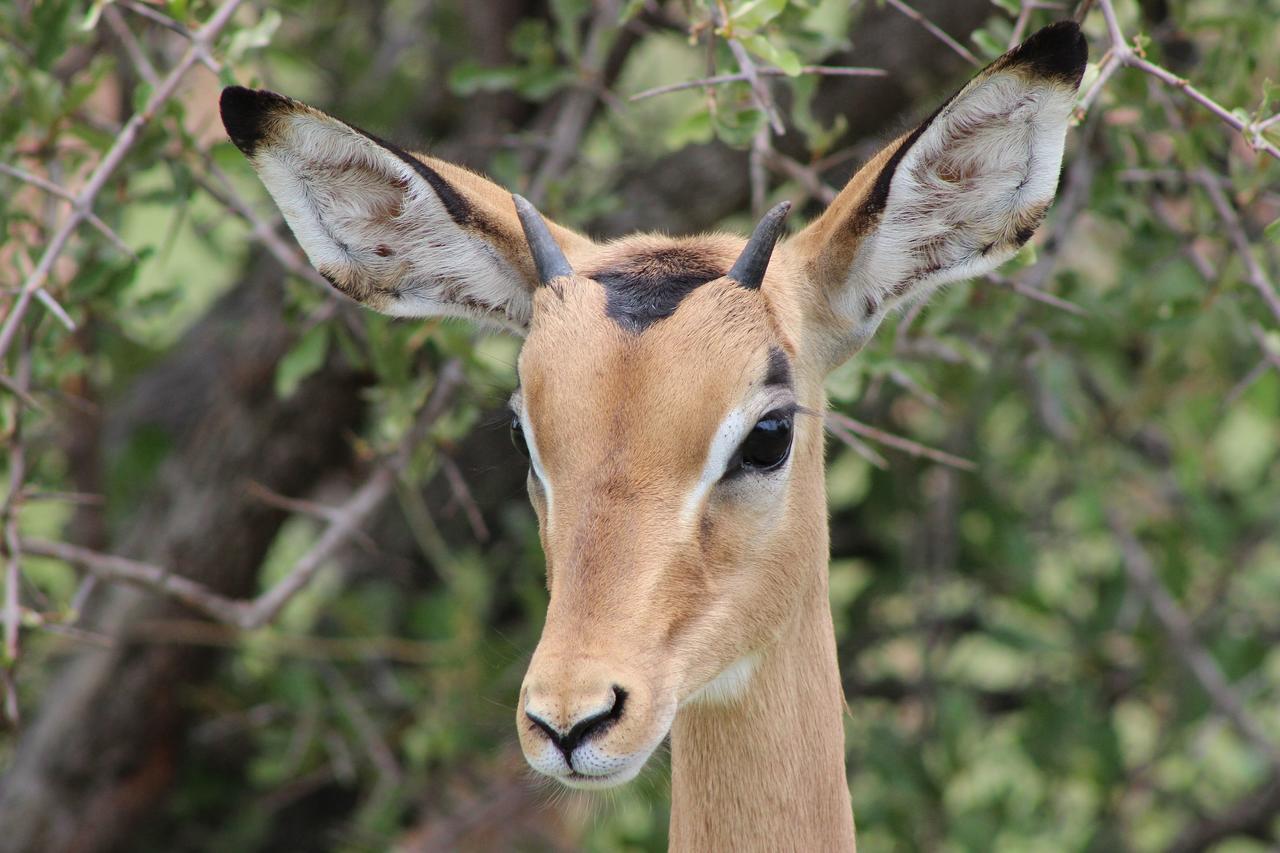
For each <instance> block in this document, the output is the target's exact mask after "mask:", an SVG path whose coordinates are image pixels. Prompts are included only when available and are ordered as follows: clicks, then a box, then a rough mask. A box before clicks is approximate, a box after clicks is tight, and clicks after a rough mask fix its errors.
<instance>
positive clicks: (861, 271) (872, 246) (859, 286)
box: [791, 21, 1088, 367]
mask: <svg viewBox="0 0 1280 853" xmlns="http://www.w3.org/2000/svg"><path fill="white" fill-rule="evenodd" d="M1087 58H1088V51H1087V48H1086V45H1085V40H1084V36H1083V35H1082V34H1081V32H1080V28H1079V27H1078V26H1077V25H1076V24H1074V23H1072V22H1070V21H1063V22H1061V23H1058V24H1054V25H1052V26H1049V27H1046V28H1045V29H1043V30H1040V31H1039V32H1037V33H1036V34H1035V35H1033V36H1031V38H1029V39H1027V41H1025V42H1024V43H1023V44H1022V45H1020V46H1019V47H1016V48H1014V49H1013V50H1011V51H1009V52H1008V53H1006V54H1005V55H1004V56H1002V57H1000V58H999V59H997V60H996V61H995V62H993V63H992V64H991V65H989V66H988V67H987V68H986V69H984V70H983V71H982V72H980V73H979V74H978V75H977V76H976V77H975V78H974V79H973V80H972V81H970V83H969V84H968V85H967V86H965V87H964V88H963V89H961V90H960V91H959V92H958V93H957V94H956V95H955V96H954V97H952V98H951V100H949V101H947V102H946V103H945V104H943V105H942V107H940V108H939V109H938V111H937V112H935V113H934V114H933V115H932V116H930V117H929V118H928V119H926V120H925V122H924V123H923V124H921V125H920V126H919V127H917V128H916V129H915V130H914V131H912V132H911V133H908V134H906V135H904V136H902V137H900V138H899V139H898V140H896V141H895V142H893V143H892V144H890V145H889V146H888V147H887V148H885V149H884V150H883V151H881V152H880V153H879V154H878V155H876V157H875V158H873V159H872V160H871V161H870V162H869V163H867V165H866V166H864V167H863V168H862V169H861V170H859V172H858V173H857V174H856V175H854V176H853V178H852V179H851V180H850V181H849V183H848V185H847V186H846V187H845V188H844V190H842V191H841V193H840V195H839V196H837V197H836V200H835V201H834V202H832V204H831V206H830V207H829V208H828V209H827V210H826V212H824V213H823V214H822V216H821V217H819V218H818V219H817V220H815V221H814V222H813V223H812V224H810V225H809V226H808V227H807V228H805V230H804V231H802V232H800V234H798V235H796V237H795V239H794V240H793V241H792V243H791V249H792V251H793V252H798V253H799V257H800V259H801V261H802V263H803V264H804V267H805V270H806V273H807V277H808V278H809V280H810V281H811V282H812V283H813V284H814V285H815V286H816V287H817V288H818V289H819V293H818V294H817V295H818V297H819V298H818V304H819V311H818V315H819V316H818V320H819V322H820V323H821V324H823V325H825V326H827V327H828V330H829V336H830V341H829V347H828V350H829V352H830V359H829V361H830V366H832V367H834V366H835V365H836V364H838V363H839V362H840V361H842V360H844V358H845V357H847V356H848V355H849V354H851V353H852V352H854V351H856V350H857V349H858V348H859V347H861V346H862V345H863V344H864V343H866V341H867V339H868V338H870V337H871V335H872V333H873V332H874V331H875V330H876V327H877V326H879V325H880V321H881V320H883V319H884V316H885V314H887V313H888V312H889V311H890V310H892V309H893V308H895V307H897V306H899V305H902V304H904V303H907V302H912V301H918V300H921V299H924V298H925V297H927V296H928V295H929V294H930V293H931V292H932V291H933V290H934V289H935V288H936V287H937V286H938V285H940V284H943V283H945V282H948V281H956V280H959V279H964V278H969V277H971V276H975V275H979V274H981V273H984V272H987V271H989V270H991V269H994V268H995V267H996V266H998V265H1000V264H1001V263H1003V262H1004V261H1006V260H1008V259H1009V258H1010V257H1012V256H1013V254H1014V253H1015V252H1017V250H1018V248H1019V247H1020V246H1022V244H1023V243H1025V242H1026V241H1027V240H1028V239H1030V237H1031V235H1032V234H1033V233H1034V232H1035V230H1036V227H1037V226H1038V225H1039V224H1040V221H1041V220H1042V219H1043V218H1044V215H1045V212H1046V211H1047V210H1048V208H1049V204H1050V203H1051V202H1052V201H1053V196H1054V192H1055V190H1056V189H1057V186H1058V172H1059V170H1060V169H1061V166H1062V151H1063V146H1064V144H1065V140H1066V131H1067V123H1068V120H1069V119H1070V117H1071V110H1072V107H1073V105H1074V102H1075V96H1076V90H1077V88H1078V87H1079V85H1080V78H1081V77H1082V76H1083V74H1084V66H1085V61H1086V60H1087Z"/></svg>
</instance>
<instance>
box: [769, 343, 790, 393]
mask: <svg viewBox="0 0 1280 853" xmlns="http://www.w3.org/2000/svg"><path fill="white" fill-rule="evenodd" d="M764 384H765V385H766V386H769V385H782V386H786V387H790V385H791V359H789V358H787V354H786V353H785V352H783V351H782V349H781V348H779V347H769V372H768V373H766V374H765V377H764Z"/></svg>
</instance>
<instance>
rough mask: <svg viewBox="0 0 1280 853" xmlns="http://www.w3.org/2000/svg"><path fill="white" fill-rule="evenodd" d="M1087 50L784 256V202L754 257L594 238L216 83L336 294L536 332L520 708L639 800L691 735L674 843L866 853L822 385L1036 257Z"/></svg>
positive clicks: (730, 247)
mask: <svg viewBox="0 0 1280 853" xmlns="http://www.w3.org/2000/svg"><path fill="white" fill-rule="evenodd" d="M1085 60H1086V49H1085V42H1084V38H1083V37H1082V35H1081V33H1080V30H1079V28H1078V27H1077V26H1076V25H1075V24H1072V23H1068V22H1064V23H1059V24H1055V25H1053V26H1051V27H1048V28H1046V29H1044V30H1041V31H1040V32H1038V33H1036V34H1035V35H1033V36H1032V37H1031V38H1030V39H1028V40H1027V41H1026V42H1025V43H1024V44H1022V45H1021V46H1020V47H1018V48H1015V49H1014V50H1012V51H1010V52H1009V53H1007V54H1005V55H1004V56H1002V57H1001V58H1000V59H998V60H996V61H995V62H994V63H992V64H991V65H990V66H989V67H987V68H986V69H985V70H983V71H982V72H981V73H979V74H978V75H977V76H976V77H975V78H974V79H973V80H972V81H971V82H970V83H969V84H968V85H966V86H965V87H964V88H963V89H961V90H960V91H959V92H958V93H957V94H956V95H955V96H953V97H952V98H951V99H950V100H948V101H947V102H946V103H945V104H943V105H942V107H940V108H939V109H938V110H937V111H936V112H935V113H934V114H933V115H932V116H931V117H929V118H928V119H927V120H926V121H925V122H924V123H923V124H921V125H920V126H919V127H917V128H916V129H915V130H913V131H911V132H910V133H907V134H905V135H903V136H902V137H900V138H899V139H897V140H895V141H894V142H892V143H890V144H889V145H888V146H887V147H886V148H885V149H884V150H883V151H881V152H880V153H879V154H878V155H877V156H876V157H874V158H872V159H871V161H870V162H868V163H867V164H866V165H865V166H864V167H863V168H862V169H861V170H860V171H859V172H858V173H857V174H856V175H854V177H853V178H852V179H851V180H850V181H849V183H848V185H847V186H845V188H844V189H843V191H842V192H841V193H840V194H839V196H838V197H837V198H836V199H835V201H834V202H833V203H832V204H831V205H830V207H828V208H827V210H826V211H825V212H823V213H822V215H821V216H819V217H818V218H817V219H815V220H814V221H812V222H811V223H809V224H808V225H807V226H806V227H804V228H803V229H801V230H799V231H798V232H797V233H795V234H794V235H793V236H790V237H789V238H787V239H780V238H781V237H782V235H783V231H784V220H785V218H786V215H787V210H788V206H787V205H786V204H785V203H784V204H780V205H778V206H777V207H775V208H774V209H773V210H772V211H770V212H769V213H768V214H767V215H766V216H765V217H764V219H763V220H762V221H761V222H760V224H759V225H758V226H757V227H756V229H755V232H754V233H753V234H752V235H751V236H750V238H749V239H747V240H743V239H742V238H741V237H738V236H734V235H731V234H706V235H701V236H696V237H670V236H665V235H660V234H643V235H635V236H631V237H627V238H625V239H621V240H615V241H612V242H607V243H597V242H594V241H592V240H591V239H590V238H588V237H586V236H583V235H581V234H578V233H576V232H574V231H571V230H569V229H567V228H564V227H561V226H559V225H556V224H554V223H550V222H546V221H544V220H543V219H542V218H541V216H539V214H538V213H537V211H535V210H534V209H533V208H532V207H531V206H530V205H529V204H528V202H526V201H525V200H524V199H522V198H519V197H518V196H517V197H514V198H513V197H512V196H510V195H508V194H507V193H506V192H505V191H503V190H502V189H501V188H499V187H498V186H496V185H495V184H493V183H491V182H489V181H488V180H486V179H485V178H483V177H480V176H479V175H476V174H474V173H472V172H469V171H466V170H464V169H462V168H460V167H458V166H455V165H452V164H449V163H446V162H443V161H440V160H436V159H434V158H432V157H428V156H423V155H415V154H410V153H407V152H405V151H403V150H401V149H400V148H397V147H395V146H394V145H391V144H389V143H387V142H384V141H382V140H380V139H378V138H377V137H375V136H372V135H370V134H368V133H365V132H364V131H361V130H359V129H357V128H354V127H352V126H350V125H347V124H344V123H343V122H341V121H339V120H337V119H335V118H332V117H330V116H328V115H325V114H324V113H322V112H319V111H318V110H315V109H313V108H311V107H308V106H306V105H304V104H301V103H298V102H296V101H293V100H291V99H289V98H286V97H284V96H282V95H277V94H275V93H272V92H265V91H253V90H249V89H244V88H239V87H232V88H228V89H226V90H225V91H224V92H223V93H222V104H221V106H222V118H223V123H224V124H225V126H226V129H227V132H228V134H229V135H230V137H231V139H232V141H233V142H234V143H235V144H236V146H237V147H239V148H240V150H241V151H243V152H244V154H245V155H246V156H247V157H248V158H249V160H250V161H251V162H252V164H253V166H254V168H255V169H256V170H257V173H258V175H259V176H260V177H261V179H262V182H263V183H264V184H265V185H266V187H267V189H268V191H269V192H270V193H271V195H272V197H273V198H274V199H275V201H276V203H277V204H278V205H279V207H280V209H281V211H282V212H283V213H284V217H285V219H286V221H287V222H288V223H289V226H290V227H291V228H292V229H293V233H294V234H295V235H296V236H297V238H298V241H299V242H300V243H301V245H302V248H303V249H304V250H305V251H306V253H307V255H308V256H309V257H310V259H311V261H312V263H313V264H314V265H315V266H316V268H317V269H318V270H319V271H320V273H321V274H323V275H324V277H325V278H326V279H327V280H328V281H330V282H331V283H332V284H333V286H334V287H335V288H337V289H338V290H340V291H341V292H342V293H344V294H346V295H347V296H349V297H351V298H353V299H355V300H357V301H359V302H361V303H363V304H365V305H367V306H369V307H370V308H373V309H374V310H377V311H381V312H384V313H386V314H391V315H394V316H397V317H423V316H456V317H466V318H470V319H472V320H476V321H480V322H483V323H487V324H496V325H499V326H502V327H505V328H506V329H508V330H510V331H512V332H514V333H515V334H518V335H522V336H524V338H525V342H524V345H523V348H522V350H521V354H520V360H519V378H520V386H519V390H518V391H516V393H515V395H514V396H513V397H512V399H511V412H512V427H511V428H512V433H513V437H514V438H515V441H516V443H517V445H518V447H519V448H520V449H521V450H522V451H523V453H524V454H525V455H526V456H527V457H528V460H529V475H528V489H529V496H530V498H531V500H532V502H533V506H534V508H535V511H536V512H537V516H538V523H539V530H540V534H541V539H542V545H543V548H544V551H545V553H546V565H547V587H548V589H549V591H550V604H549V607H548V611H547V618H546V627H545V629H544V630H543V633H542V638H541V640H540V641H539V643H538V646H537V649H536V651H535V652H534V655H533V659H532V661H531V662H530V664H529V670H528V673H527V675H526V676H525V680H524V684H523V686H522V688H521V690H520V698H519V705H518V709H517V713H516V725H517V728H518V730H519V736H520V743H521V746H522V748H523V750H524V753H525V756H526V758H527V760H528V762H529V764H530V765H531V766H532V767H533V768H534V769H535V770H537V771H538V772H540V773H543V774H546V775H548V776H551V777H554V778H555V779H558V780H560V781H561V782H563V783H564V784H566V785H570V786H573V787H578V788H602V787H607V786H612V785H619V784H621V783H623V782H626V781H628V780H630V779H631V778H633V777H634V776H635V775H636V774H637V773H638V772H639V771H640V769H641V767H642V766H643V765H644V764H645V761H646V760H647V759H648V758H649V756H650V755H651V754H652V753H653V751H654V750H655V749H656V748H657V747H658V745H659V744H660V743H661V742H662V741H663V739H664V738H666V737H668V735H669V736H670V738H671V753H672V807H671V834H670V839H671V844H672V846H673V847H675V848H678V849H682V850H730V849H732V850H743V849H748V848H751V849H755V848H759V849H784V848H785V849H796V850H806V851H809V850H833V849H843V850H847V849H852V848H853V847H854V828H853V814H852V809H851V807H850V802H849V788H848V784H847V782H846V776H845V756H844V735H843V727H842V715H843V713H844V710H845V703H844V697H843V692H842V689H841V683H840V676H839V670H838V668H837V662H836V644H835V637H834V634H833V630H832V621H831V611H830V605H829V603H828V598H827V560H828V541H827V513H826V503H825V500H826V496H825V492H824V478H823V419H822V413H823V411H824V410H825V406H826V401H825V398H824V393H823V381H824V377H825V376H826V374H827V373H828V372H829V371H830V370H832V369H833V368H834V367H836V366H837V365H839V364H840V363H841V362H843V361H844V360H845V359H847V358H849V357H850V356H852V355H853V354H854V353H856V352H857V351H858V350H859V349H860V348H861V347H862V346H863V345H864V344H865V343H866V342H867V340H868V339H869V338H870V337H871V336H872V334H873V333H874V332H875V330H876V327H877V326H879V325H880V322H881V320H883V319H884V317H885V315H886V314H888V313H889V312H890V311H893V310H895V309H898V308H900V307H901V306H903V305H905V304H909V303H912V302H916V301H919V300H922V299H924V298H925V297H926V296H927V295H928V294H929V293H930V292H932V291H933V290H934V289H935V288H937V287H938V286H939V285H941V284H943V283H944V282H948V281H955V280H957V279H963V278H966V277H969V276H973V275H977V274H980V273H983V272H985V271H987V270H990V269H992V268H994V267H995V266H997V265H998V264H1000V263H1001V262H1002V261H1004V260H1006V259H1008V258H1009V257H1010V256H1011V255H1013V254H1014V252H1016V251H1017V249H1018V247H1020V246H1021V245H1022V244H1023V243H1025V242H1026V241H1027V239H1028V238H1030V236H1031V235H1032V233H1033V232H1034V231H1035V229H1036V227H1037V226H1038V225H1039V223H1040V221H1041V220H1042V219H1043V218H1044V215H1045V211H1046V210H1047V208H1048V207H1049V204H1050V202H1051V201H1052V200H1053V195H1054V191H1055V189H1056V187H1057V183H1058V172H1059V169H1060V167H1061V162H1062V153H1063V146H1064V139H1065V135H1066V129H1067V125H1068V120H1069V117H1070V114H1071V111H1072V106H1073V103H1074V99H1075V94H1076V89H1077V87H1078V86H1079V83H1080V79H1081V75H1082V74H1083V71H1084V66H1085Z"/></svg>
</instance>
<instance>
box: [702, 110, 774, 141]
mask: <svg viewBox="0 0 1280 853" xmlns="http://www.w3.org/2000/svg"><path fill="white" fill-rule="evenodd" d="M712 121H713V123H714V125H715V130H716V136H718V137H720V140H721V141H722V142H724V143H725V144H726V145H730V146H732V147H734V148H747V147H749V146H750V145H751V141H752V140H753V139H755V136H756V134H757V133H759V131H760V128H762V127H764V124H765V122H766V121H767V118H766V117H765V114H764V111H763V110H758V109H755V108H754V107H751V108H747V109H742V110H724V111H722V112H719V113H716V114H715V116H713V117H712Z"/></svg>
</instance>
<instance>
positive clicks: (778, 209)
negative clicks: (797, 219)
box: [728, 201, 791, 290]
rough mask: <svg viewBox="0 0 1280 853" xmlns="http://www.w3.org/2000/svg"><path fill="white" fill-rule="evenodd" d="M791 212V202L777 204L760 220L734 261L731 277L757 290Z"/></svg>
mask: <svg viewBox="0 0 1280 853" xmlns="http://www.w3.org/2000/svg"><path fill="white" fill-rule="evenodd" d="M790 212H791V202H789V201H784V202H781V203H780V204H776V205H774V206H773V208H771V209H770V210H769V212H768V213H766V214H765V215H764V218H763V219H761V220H760V224H758V225H757V226H756V230H754V231H752V232H751V239H750V240H748V241H747V247H746V248H745V249H743V250H742V254H741V255H739V256H738V260H736V261H734V262H733V269H731V270H729V276H728V277H729V278H731V279H733V280H734V281H736V282H737V283H738V284H740V285H741V286H743V287H745V288H747V289H748V290H756V289H757V288H759V287H760V284H761V282H763V281H764V271H765V270H766V269H768V268H769V256H770V255H772V254H773V246H774V244H775V243H777V242H778V238H779V237H781V236H782V223H783V222H785V221H786V219H787V214H788V213H790Z"/></svg>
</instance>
